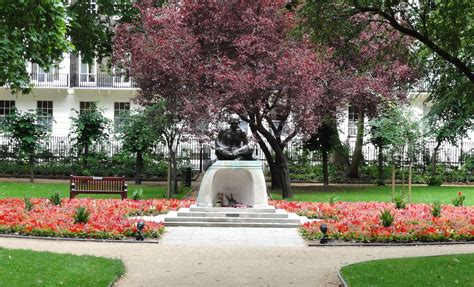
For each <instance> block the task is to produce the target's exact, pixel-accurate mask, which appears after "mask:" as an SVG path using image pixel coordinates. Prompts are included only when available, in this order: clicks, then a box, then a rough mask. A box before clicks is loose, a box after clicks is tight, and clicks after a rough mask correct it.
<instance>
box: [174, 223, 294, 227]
mask: <svg viewBox="0 0 474 287" xmlns="http://www.w3.org/2000/svg"><path fill="white" fill-rule="evenodd" d="M165 226H189V227H254V228H296V227H298V226H299V224H295V223H244V222H165Z"/></svg>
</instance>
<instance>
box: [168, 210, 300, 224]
mask: <svg viewBox="0 0 474 287" xmlns="http://www.w3.org/2000/svg"><path fill="white" fill-rule="evenodd" d="M233 215H234V214H232V216H233ZM236 215H239V214H236ZM178 216H179V213H178ZM168 222H222V223H224V222H241V223H295V224H299V223H300V219H299V218H294V219H292V218H252V217H238V216H236V217H212V216H205V217H197V216H185V217H165V223H168Z"/></svg>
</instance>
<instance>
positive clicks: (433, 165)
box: [431, 142, 441, 177]
mask: <svg viewBox="0 0 474 287" xmlns="http://www.w3.org/2000/svg"><path fill="white" fill-rule="evenodd" d="M440 146H441V142H437V144H436V146H435V148H434V150H433V155H432V156H431V176H432V177H435V176H436V161H437V160H438V150H439V147H440Z"/></svg>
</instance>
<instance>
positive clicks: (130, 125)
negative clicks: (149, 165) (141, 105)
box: [120, 110, 160, 184]
mask: <svg viewBox="0 0 474 287" xmlns="http://www.w3.org/2000/svg"><path fill="white" fill-rule="evenodd" d="M149 120H150V119H149V118H148V117H147V116H146V115H145V113H144V112H143V111H141V110H137V111H134V112H133V113H132V114H130V115H129V116H127V117H126V119H125V120H124V124H123V127H122V129H121V130H120V139H121V140H122V141H123V149H124V150H125V151H126V152H128V153H130V154H132V155H134V156H135V184H141V183H142V172H143V167H144V162H145V161H144V156H146V155H147V154H149V153H150V152H151V151H152V150H153V147H154V145H155V143H156V141H157V138H158V133H159V132H160V131H157V130H154V129H153V128H152V125H151V124H150V121H149Z"/></svg>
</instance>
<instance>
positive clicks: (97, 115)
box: [70, 105, 110, 167]
mask: <svg viewBox="0 0 474 287" xmlns="http://www.w3.org/2000/svg"><path fill="white" fill-rule="evenodd" d="M72 110H73V111H75V112H76V116H75V117H72V118H71V121H72V124H71V129H72V130H71V133H70V136H71V138H72V139H73V140H74V141H75V143H74V146H75V148H76V150H77V153H78V156H79V157H80V158H81V159H82V161H83V166H84V167H86V166H87V160H88V159H89V152H90V149H91V148H92V145H93V144H100V143H103V142H105V141H107V140H108V138H109V135H108V129H109V124H110V120H109V119H108V118H106V117H105V116H104V114H103V110H101V109H99V108H97V106H96V105H93V106H92V107H91V108H90V109H87V110H84V111H82V112H79V111H77V110H74V109H72Z"/></svg>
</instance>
